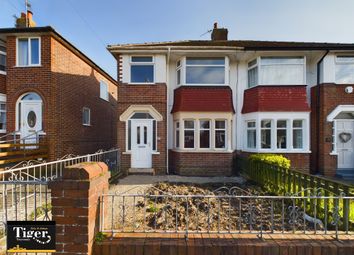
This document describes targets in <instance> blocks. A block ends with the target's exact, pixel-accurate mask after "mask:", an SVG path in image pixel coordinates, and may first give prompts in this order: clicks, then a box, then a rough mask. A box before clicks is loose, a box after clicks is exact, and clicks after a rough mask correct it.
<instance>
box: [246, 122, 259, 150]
mask: <svg viewBox="0 0 354 255" xmlns="http://www.w3.org/2000/svg"><path fill="white" fill-rule="evenodd" d="M248 123H254V127H249V126H248ZM250 130H254V131H256V144H255V147H254V148H253V147H248V131H250ZM257 144H258V143H257V121H256V120H247V121H246V148H247V149H251V150H254V149H257Z"/></svg>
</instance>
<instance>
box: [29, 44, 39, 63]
mask: <svg viewBox="0 0 354 255" xmlns="http://www.w3.org/2000/svg"><path fill="white" fill-rule="evenodd" d="M31 64H32V65H38V64H39V39H31Z"/></svg>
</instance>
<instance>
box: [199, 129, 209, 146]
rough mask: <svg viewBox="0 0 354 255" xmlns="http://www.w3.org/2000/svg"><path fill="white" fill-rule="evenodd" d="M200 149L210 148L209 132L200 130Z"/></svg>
mask: <svg viewBox="0 0 354 255" xmlns="http://www.w3.org/2000/svg"><path fill="white" fill-rule="evenodd" d="M199 139H200V148H210V131H209V130H200V136H199Z"/></svg>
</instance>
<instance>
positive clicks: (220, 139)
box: [215, 130, 226, 148]
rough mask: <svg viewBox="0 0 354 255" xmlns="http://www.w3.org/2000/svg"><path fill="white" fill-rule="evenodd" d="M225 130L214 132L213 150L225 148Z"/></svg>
mask: <svg viewBox="0 0 354 255" xmlns="http://www.w3.org/2000/svg"><path fill="white" fill-rule="evenodd" d="M225 145H226V141H225V130H216V131H215V148H225V147H226V146H225Z"/></svg>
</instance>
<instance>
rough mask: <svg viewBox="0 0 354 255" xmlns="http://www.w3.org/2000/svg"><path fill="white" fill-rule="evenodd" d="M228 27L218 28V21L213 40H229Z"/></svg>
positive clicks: (212, 36)
mask: <svg viewBox="0 0 354 255" xmlns="http://www.w3.org/2000/svg"><path fill="white" fill-rule="evenodd" d="M227 34H228V30H227V28H218V23H217V22H215V23H214V29H213V32H212V33H211V40H212V41H227Z"/></svg>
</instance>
